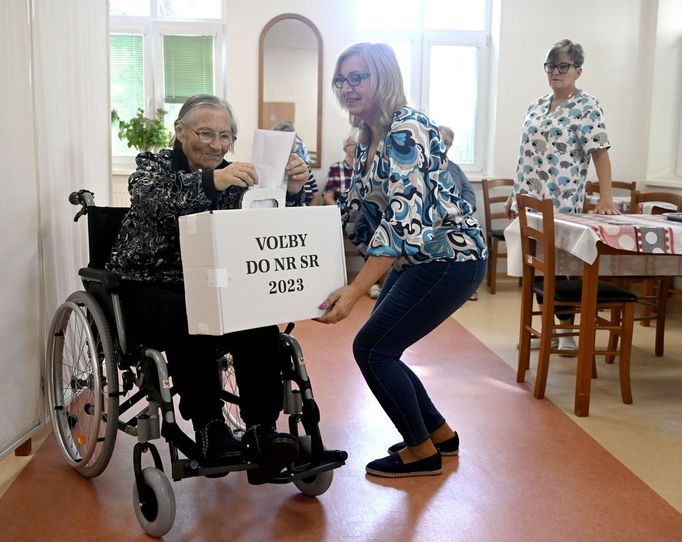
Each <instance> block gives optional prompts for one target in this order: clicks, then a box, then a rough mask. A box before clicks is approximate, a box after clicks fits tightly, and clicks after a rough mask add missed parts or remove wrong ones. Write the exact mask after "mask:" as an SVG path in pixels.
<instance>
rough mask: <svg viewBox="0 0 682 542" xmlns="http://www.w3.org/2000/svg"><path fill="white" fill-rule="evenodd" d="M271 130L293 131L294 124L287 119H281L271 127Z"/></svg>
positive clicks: (294, 128) (294, 129)
mask: <svg viewBox="0 0 682 542" xmlns="http://www.w3.org/2000/svg"><path fill="white" fill-rule="evenodd" d="M272 129H273V130H276V131H278V132H295V131H296V127H295V126H294V123H293V122H290V121H288V120H281V121H279V122H278V123H277V124H275V125H274V126H273V127H272Z"/></svg>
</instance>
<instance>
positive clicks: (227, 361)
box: [219, 353, 246, 438]
mask: <svg viewBox="0 0 682 542" xmlns="http://www.w3.org/2000/svg"><path fill="white" fill-rule="evenodd" d="M219 364H220V380H221V382H222V386H223V390H225V391H226V392H228V394H230V395H232V396H234V397H238V396H239V390H238V389H237V380H236V377H235V374H234V361H233V359H232V355H231V354H229V353H228V354H225V355H224V356H223V357H221V358H220V360H219ZM223 416H225V420H226V421H227V426H228V427H229V428H230V429H232V432H233V433H234V434H235V436H236V437H237V438H239V437H240V435H241V434H242V433H244V431H246V426H245V425H244V421H243V420H242V418H241V416H240V414H239V405H238V404H237V403H233V402H230V401H224V402H223Z"/></svg>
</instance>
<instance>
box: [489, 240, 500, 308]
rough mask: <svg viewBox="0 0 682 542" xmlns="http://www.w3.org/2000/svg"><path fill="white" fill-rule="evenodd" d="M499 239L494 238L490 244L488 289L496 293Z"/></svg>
mask: <svg viewBox="0 0 682 542" xmlns="http://www.w3.org/2000/svg"><path fill="white" fill-rule="evenodd" d="M497 244H498V240H497V239H493V240H492V243H490V245H488V246H489V247H491V250H490V252H489V257H488V290H489V291H490V293H491V294H494V293H495V291H496V287H497V250H498V246H497Z"/></svg>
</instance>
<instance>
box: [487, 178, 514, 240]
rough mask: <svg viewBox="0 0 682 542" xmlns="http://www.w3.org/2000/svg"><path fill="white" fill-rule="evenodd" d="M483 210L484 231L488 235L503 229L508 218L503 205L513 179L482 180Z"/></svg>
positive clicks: (510, 189)
mask: <svg viewBox="0 0 682 542" xmlns="http://www.w3.org/2000/svg"><path fill="white" fill-rule="evenodd" d="M481 185H482V187H483V208H484V211H485V229H486V232H488V234H490V232H491V231H492V230H495V229H504V227H506V225H507V224H508V223H509V218H507V214H506V213H505V210H504V203H505V202H506V201H507V198H509V194H511V191H512V187H513V186H514V179H482V180H481Z"/></svg>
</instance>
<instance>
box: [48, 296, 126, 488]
mask: <svg viewBox="0 0 682 542" xmlns="http://www.w3.org/2000/svg"><path fill="white" fill-rule="evenodd" d="M47 363H48V375H49V383H48V397H49V403H50V405H49V406H50V414H51V419H52V429H53V432H54V435H55V437H56V440H57V444H58V446H59V450H60V452H61V453H62V455H63V456H64V459H65V460H66V461H67V463H69V465H71V466H72V467H74V468H75V469H76V470H77V471H78V472H79V473H80V474H81V475H83V476H85V477H87V478H94V477H95V476H97V475H99V474H101V473H102V471H104V469H105V468H106V466H107V465H108V464H109V460H110V459H111V454H112V453H113V450H114V444H115V443H116V432H117V425H118V369H117V367H116V362H115V357H114V350H113V346H112V340H111V332H110V331H109V325H108V323H107V320H106V318H105V316H104V313H103V312H102V309H101V308H100V306H99V305H98V304H97V301H95V299H94V298H93V297H92V296H91V295H90V294H88V293H87V292H74V293H73V294H71V295H70V296H69V298H68V299H67V300H66V302H65V303H63V304H62V305H61V306H60V307H59V308H58V309H57V312H56V313H55V315H54V318H53V319H52V324H51V326H50V334H49V336H48V345H47Z"/></svg>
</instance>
